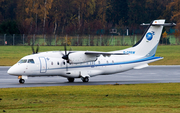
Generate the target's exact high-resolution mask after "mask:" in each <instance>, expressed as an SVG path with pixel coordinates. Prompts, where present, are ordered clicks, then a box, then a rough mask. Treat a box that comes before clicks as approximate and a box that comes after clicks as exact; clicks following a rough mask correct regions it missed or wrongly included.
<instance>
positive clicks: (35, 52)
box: [31, 43, 39, 54]
mask: <svg viewBox="0 0 180 113" xmlns="http://www.w3.org/2000/svg"><path fill="white" fill-rule="evenodd" d="M31 49H32V52H33V54H37V53H38V51H39V44H37V48H36V51H35V50H34V43H33V44H32V45H31Z"/></svg>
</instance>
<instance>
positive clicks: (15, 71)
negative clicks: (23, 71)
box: [7, 64, 20, 75]
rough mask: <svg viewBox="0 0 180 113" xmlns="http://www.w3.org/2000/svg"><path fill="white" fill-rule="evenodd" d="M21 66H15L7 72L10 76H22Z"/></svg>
mask: <svg viewBox="0 0 180 113" xmlns="http://www.w3.org/2000/svg"><path fill="white" fill-rule="evenodd" d="M19 69H20V68H19V66H18V65H17V64H15V65H13V66H12V67H11V68H9V70H8V71H7V73H8V74H9V75H20V71H19Z"/></svg>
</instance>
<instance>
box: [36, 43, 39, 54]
mask: <svg viewBox="0 0 180 113" xmlns="http://www.w3.org/2000/svg"><path fill="white" fill-rule="evenodd" d="M38 51H39V44H38V45H37V48H36V53H38Z"/></svg>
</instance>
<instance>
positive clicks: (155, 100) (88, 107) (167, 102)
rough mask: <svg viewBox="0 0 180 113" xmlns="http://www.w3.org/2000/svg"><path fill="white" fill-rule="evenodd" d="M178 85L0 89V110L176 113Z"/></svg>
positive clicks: (179, 109)
mask: <svg viewBox="0 0 180 113" xmlns="http://www.w3.org/2000/svg"><path fill="white" fill-rule="evenodd" d="M179 87H180V84H179V83H169V84H136V85H133V84H132V85H98V86H54V87H35V88H5V89H0V98H1V99H2V100H0V112H2V111H3V110H5V111H6V112H8V113H9V112H13V113H21V112H26V113H28V112H29V113H31V112H38V113H41V112H42V113H44V112H48V113H49V112H51V113H58V112H66V113H72V112H74V113H75V112H77V113H95V112H100V113H104V112H105V113H114V112H128V113H145V112H148V113H160V112H163V113H165V112H167V113H179V112H180V90H179Z"/></svg>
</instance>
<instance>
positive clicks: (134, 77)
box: [0, 66, 180, 88]
mask: <svg viewBox="0 0 180 113" xmlns="http://www.w3.org/2000/svg"><path fill="white" fill-rule="evenodd" d="M9 68H10V67H3V66H2V67H0V88H15V87H16V88H17V87H41V86H72V85H104V84H142V83H177V82H178V83H179V82H180V66H149V67H147V68H144V69H140V70H130V71H126V72H123V73H118V74H112V75H100V76H96V77H92V78H90V81H89V82H88V83H83V82H82V81H81V79H75V82H74V83H69V82H67V79H66V78H63V77H34V78H31V77H30V78H29V79H27V80H26V82H25V84H19V80H18V79H17V76H11V75H8V74H7V70H8V69H9Z"/></svg>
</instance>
